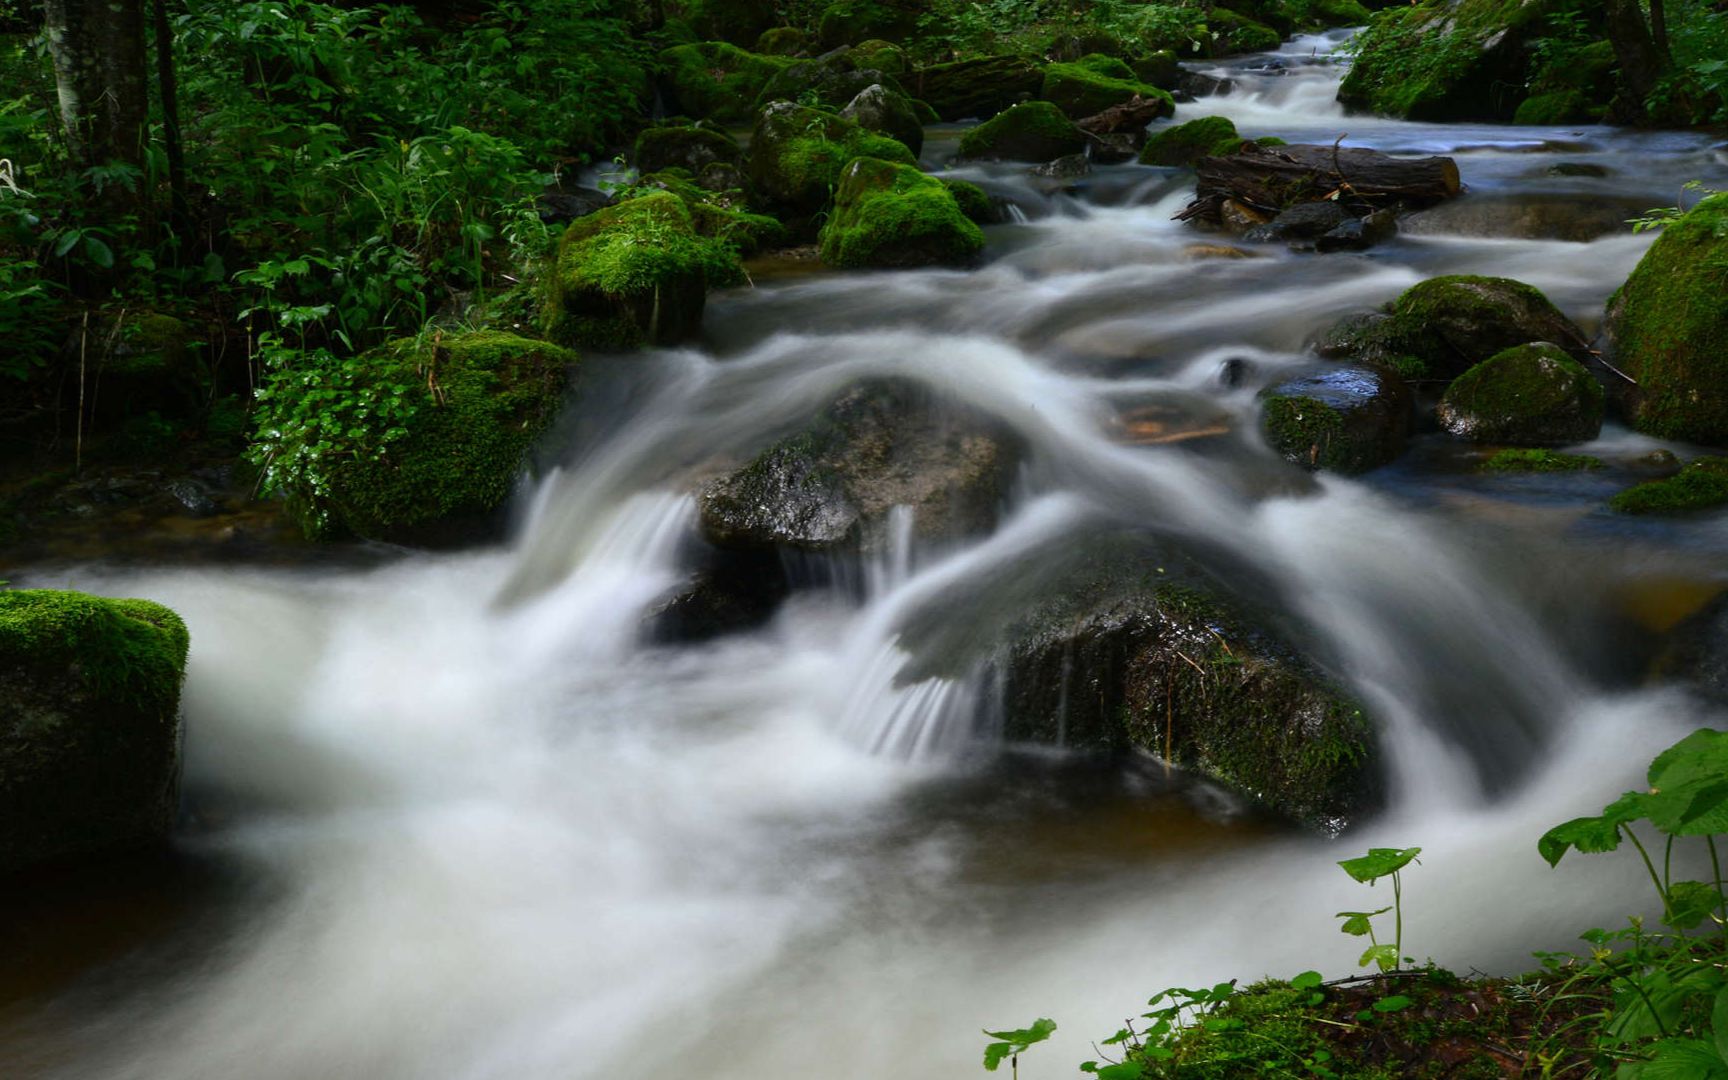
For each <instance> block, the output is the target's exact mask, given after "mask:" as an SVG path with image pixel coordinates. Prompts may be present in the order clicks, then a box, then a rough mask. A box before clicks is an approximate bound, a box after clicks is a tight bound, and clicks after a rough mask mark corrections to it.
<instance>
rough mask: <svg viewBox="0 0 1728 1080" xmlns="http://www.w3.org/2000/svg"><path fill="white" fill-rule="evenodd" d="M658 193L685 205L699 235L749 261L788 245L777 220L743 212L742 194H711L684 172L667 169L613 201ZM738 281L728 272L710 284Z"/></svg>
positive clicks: (727, 192)
mask: <svg viewBox="0 0 1728 1080" xmlns="http://www.w3.org/2000/svg"><path fill="white" fill-rule="evenodd" d="M656 191H667V192H670V193H672V194H673V195H676V196H678V198H679V199H680V200H682V201H683V203H684V208H685V209H686V210H688V211H689V212H690V223H691V225H692V226H693V227H694V228H695V230H696V233H697V235H699V236H706V237H709V238H711V239H714V240H720V241H723V242H724V243H726V244H727V245H729V246H730V247H731V248H732V249H733V250H735V251H736V252H737V253H738V254H739V255H741V256H744V257H746V258H747V257H749V256H751V255H755V254H756V253H758V252H760V251H762V250H763V249H765V248H769V247H773V246H775V245H777V244H784V243H786V242H787V239H788V237H787V232H786V226H784V225H782V224H781V223H780V222H779V221H778V220H777V219H775V218H772V217H769V216H768V215H767V214H757V213H752V212H751V211H750V210H748V209H744V193H743V192H741V191H725V192H720V191H710V190H708V189H707V188H705V187H702V186H701V185H700V184H698V183H696V181H694V180H692V179H691V178H690V174H689V173H688V172H686V171H685V170H683V169H666V170H664V171H662V172H657V173H651V174H649V175H647V176H643V177H641V178H640V179H638V180H637V182H636V185H635V187H634V188H633V189H632V190H631V191H628V192H621V193H618V194H617V195H615V196H614V197H615V198H618V199H620V200H624V199H630V198H640V197H641V195H642V194H651V193H653V192H656ZM738 281H739V278H738V276H737V275H736V274H734V273H732V272H731V271H730V270H727V271H725V272H724V273H723V274H722V276H721V277H719V278H717V279H716V280H714V281H713V282H711V283H710V284H713V285H732V284H737V283H738Z"/></svg>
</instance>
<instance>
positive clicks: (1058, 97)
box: [1038, 53, 1176, 120]
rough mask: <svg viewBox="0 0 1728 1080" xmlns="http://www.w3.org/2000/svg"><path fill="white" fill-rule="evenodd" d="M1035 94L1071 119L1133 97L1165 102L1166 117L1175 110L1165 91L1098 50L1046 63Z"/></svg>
mask: <svg viewBox="0 0 1728 1080" xmlns="http://www.w3.org/2000/svg"><path fill="white" fill-rule="evenodd" d="M1038 96H1039V97H1041V98H1042V99H1044V100H1045V101H1048V102H1050V103H1051V104H1053V105H1055V106H1056V107H1057V108H1059V109H1061V110H1062V112H1063V114H1064V115H1066V116H1067V117H1068V118H1069V119H1071V120H1084V119H1085V118H1086V117H1088V116H1096V115H1097V114H1099V113H1101V112H1103V111H1104V110H1105V109H1108V108H1109V107H1110V106H1112V105H1120V104H1122V103H1123V102H1125V101H1129V100H1132V99H1133V98H1136V97H1141V98H1146V99H1148V100H1152V101H1161V102H1164V103H1165V105H1166V108H1165V109H1164V110H1163V115H1165V116H1169V115H1170V114H1171V113H1173V112H1175V111H1176V103H1175V101H1174V99H1172V98H1171V97H1170V95H1169V94H1168V93H1166V92H1165V91H1163V90H1160V89H1158V88H1157V87H1156V86H1152V85H1150V84H1147V83H1143V82H1140V81H1139V80H1138V79H1136V78H1135V77H1134V71H1133V69H1131V68H1130V67H1129V66H1128V65H1127V64H1125V63H1123V62H1122V61H1120V60H1117V59H1115V58H1114V57H1109V56H1104V55H1101V54H1098V53H1094V54H1092V55H1090V56H1083V57H1081V58H1080V59H1079V60H1076V61H1074V62H1073V63H1071V64H1051V65H1049V66H1047V67H1046V68H1045V69H1044V81H1043V83H1042V84H1041V85H1040V87H1039V91H1038Z"/></svg>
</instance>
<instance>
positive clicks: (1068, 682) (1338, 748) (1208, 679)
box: [998, 558, 1381, 832]
mask: <svg viewBox="0 0 1728 1080" xmlns="http://www.w3.org/2000/svg"><path fill="white" fill-rule="evenodd" d="M1165 563H1166V560H1162V559H1160V560H1157V561H1154V560H1152V559H1150V558H1143V559H1139V560H1119V559H1113V560H1109V561H1107V562H1105V563H1103V564H1102V565H1101V566H1099V567H1098V568H1096V569H1092V570H1090V571H1088V572H1086V573H1084V574H1081V575H1077V576H1076V577H1075V578H1074V579H1073V580H1065V581H1064V582H1063V588H1062V589H1061V591H1060V592H1059V593H1058V594H1057V595H1056V597H1055V598H1054V599H1052V600H1049V601H1047V602H1045V603H1043V604H1040V605H1037V606H1034V607H1032V609H1031V614H1030V615H1029V616H1027V617H1026V619H1025V620H1024V623H1023V625H1022V627H1021V628H1020V630H1019V631H1018V632H1017V633H1015V634H1014V635H1012V639H1011V644H1010V645H1009V646H1008V648H1006V649H1005V650H1003V652H1004V654H1005V656H1004V658H1003V659H1002V660H1001V661H999V662H998V663H999V678H1000V682H1001V686H1002V702H1003V707H1004V713H1005V734H1006V735H1007V736H1008V737H1009V738H1011V739H1016V740H1024V741H1031V742H1045V743H1057V742H1060V743H1061V744H1062V745H1064V746H1066V747H1069V748H1071V749H1076V750H1094V751H1106V752H1118V753H1120V752H1127V751H1134V750H1138V751H1143V752H1146V753H1150V754H1154V755H1157V756H1158V757H1162V758H1166V759H1168V760H1170V761H1171V762H1172V763H1173V764H1176V765H1178V766H1181V767H1182V768H1184V769H1187V770H1190V771H1192V772H1194V773H1197V774H1199V775H1202V776H1205V777H1208V778H1210V779H1212V780H1215V781H1217V782H1219V783H1221V784H1223V785H1225V786H1227V787H1229V788H1231V789H1234V790H1235V791H1237V792H1239V793H1241V794H1244V795H1247V796H1248V797H1250V798H1252V799H1254V800H1255V801H1257V802H1259V803H1260V804H1261V805H1263V806H1265V807H1267V808H1269V809H1271V810H1273V811H1275V812H1277V813H1280V814H1283V815H1285V816H1287V817H1289V818H1292V819H1294V820H1296V821H1300V822H1302V823H1304V824H1307V825H1310V826H1312V827H1315V828H1318V829H1321V830H1324V831H1328V832H1332V831H1336V830H1338V829H1340V828H1342V827H1343V826H1345V825H1347V824H1348V823H1350V822H1351V821H1354V820H1357V819H1359V818H1360V817H1361V816H1362V815H1364V814H1365V813H1367V812H1369V811H1371V810H1373V809H1374V808H1375V807H1376V806H1377V805H1378V804H1379V802H1380V799H1381V787H1380V779H1379V771H1380V767H1379V749H1378V743H1377V739H1376V736H1375V732H1374V728H1373V725H1372V723H1371V721H1370V719H1369V718H1368V716H1367V714H1366V713H1365V711H1364V710H1363V709H1362V707H1361V706H1360V705H1359V704H1358V703H1357V702H1355V701H1354V700H1352V699H1351V698H1350V696H1349V695H1348V694H1347V693H1346V692H1345V691H1344V690H1343V689H1342V688H1341V687H1340V686H1339V685H1338V684H1337V683H1336V682H1335V681H1333V680H1332V679H1330V678H1329V677H1328V676H1327V675H1326V674H1324V673H1323V671H1322V670H1321V669H1320V668H1319V667H1318V666H1316V665H1315V664H1314V663H1312V662H1311V661H1310V660H1309V659H1308V658H1307V657H1306V656H1305V655H1304V654H1303V653H1301V652H1300V651H1298V650H1297V649H1295V648H1292V647H1291V646H1290V645H1289V644H1288V643H1287V641H1285V640H1284V639H1283V638H1282V637H1281V636H1280V635H1278V634H1276V633H1275V632H1273V631H1272V630H1271V629H1270V628H1269V627H1268V626H1267V625H1265V623H1264V621H1263V620H1260V619H1257V618H1255V617H1254V616H1253V615H1252V614H1250V613H1248V612H1247V611H1246V610H1245V609H1244V608H1242V607H1241V606H1240V605H1236V604H1233V603H1230V602H1228V601H1225V600H1224V599H1223V598H1222V597H1220V596H1219V595H1218V594H1217V593H1216V592H1215V591H1213V590H1210V589H1203V587H1202V588H1197V587H1195V584H1196V583H1185V584H1184V585H1180V586H1179V585H1175V584H1171V583H1170V582H1169V579H1168V577H1164V576H1162V571H1163V569H1164V564H1165Z"/></svg>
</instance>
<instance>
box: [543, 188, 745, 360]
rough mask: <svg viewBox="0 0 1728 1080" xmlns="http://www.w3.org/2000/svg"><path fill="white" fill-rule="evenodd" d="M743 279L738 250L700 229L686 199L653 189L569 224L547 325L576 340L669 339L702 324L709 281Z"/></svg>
mask: <svg viewBox="0 0 1728 1080" xmlns="http://www.w3.org/2000/svg"><path fill="white" fill-rule="evenodd" d="M742 280H743V270H742V267H741V266H740V264H739V262H738V254H737V252H736V251H735V250H734V249H733V248H732V247H731V246H729V245H728V244H726V243H725V242H724V241H722V240H717V239H714V238H712V237H706V236H703V235H701V234H700V233H699V232H698V231H697V229H696V224H695V221H694V219H693V218H692V217H691V214H690V210H689V208H688V207H687V206H686V205H685V203H684V200H682V199H680V198H679V197H678V196H677V195H675V194H673V193H671V192H669V191H651V192H648V193H645V194H642V195H640V196H638V197H636V198H632V199H626V200H625V201H624V202H621V203H619V204H618V205H616V206H613V207H609V208H607V209H605V210H602V211H600V212H599V213H597V214H590V215H589V216H587V217H585V218H581V219H579V220H577V221H574V222H572V223H571V224H570V226H569V227H568V228H567V229H565V230H564V236H563V238H562V240H561V241H560V242H559V246H558V259H557V262H556V263H555V265H554V269H553V280H552V281H551V283H550V285H549V287H548V288H547V290H546V303H545V306H544V309H543V311H542V314H541V325H542V326H543V328H544V329H545V331H546V333H547V335H548V336H549V337H551V338H552V340H554V341H557V342H559V343H560V344H564V345H570V346H575V347H591V348H600V349H630V348H635V347H637V346H639V345H643V344H670V343H673V342H677V341H681V340H683V339H685V338H687V337H689V336H690V335H691V334H693V333H695V332H696V330H697V328H698V327H700V326H701V324H702V308H703V305H704V304H705V303H706V300H707V294H708V289H709V288H710V287H721V286H726V285H735V284H738V283H739V282H741V281H742Z"/></svg>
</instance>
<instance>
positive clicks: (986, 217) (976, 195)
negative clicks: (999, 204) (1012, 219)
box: [941, 176, 1003, 225]
mask: <svg viewBox="0 0 1728 1080" xmlns="http://www.w3.org/2000/svg"><path fill="white" fill-rule="evenodd" d="M941 179H942V186H943V187H945V188H947V189H948V194H950V195H952V196H954V203H955V205H957V206H959V207H960V212H961V213H962V214H965V215H966V216H967V217H968V218H970V219H971V220H972V221H973V222H974V223H976V224H979V225H1000V224H1001V223H1002V220H1003V219H1002V213H1001V211H999V210H998V209H997V208H996V203H995V202H994V201H992V200H991V198H990V195H989V194H988V193H987V192H986V191H985V190H984V189H983V188H981V187H979V186H978V185H977V184H974V183H972V182H971V181H969V180H955V179H953V178H952V177H946V176H945V177H942V178H941Z"/></svg>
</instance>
